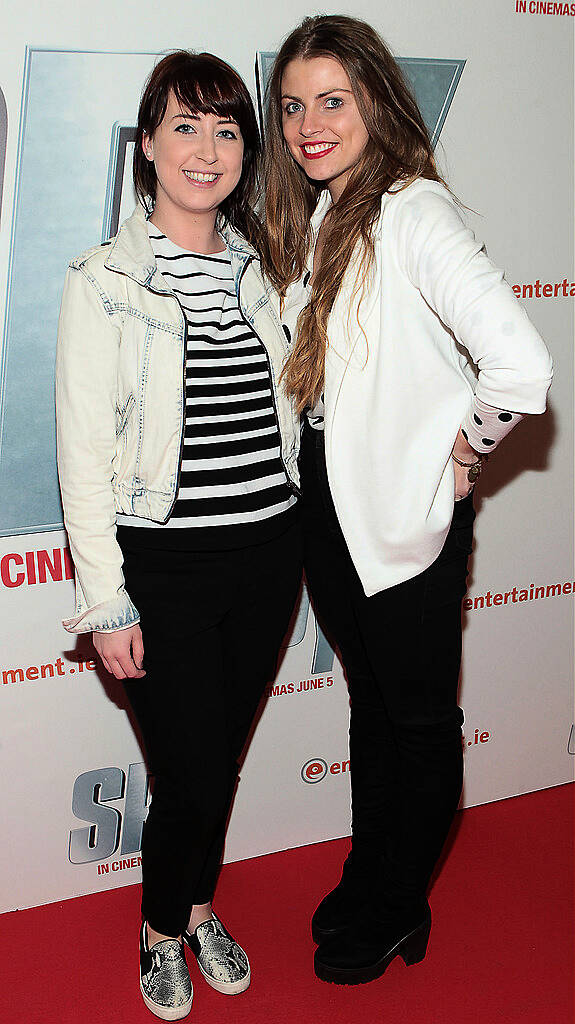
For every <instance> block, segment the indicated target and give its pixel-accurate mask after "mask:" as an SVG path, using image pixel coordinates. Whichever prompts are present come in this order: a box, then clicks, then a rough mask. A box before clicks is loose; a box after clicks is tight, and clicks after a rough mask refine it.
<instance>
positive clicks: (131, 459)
mask: <svg viewBox="0 0 575 1024" xmlns="http://www.w3.org/2000/svg"><path fill="white" fill-rule="evenodd" d="M220 233H221V235H222V237H223V238H224V240H225V242H226V244H227V246H228V249H229V252H230V256H231V263H232V272H233V275H234V283H235V288H236V293H237V295H238V300H239V306H240V310H241V313H242V315H243V316H244V317H245V319H246V320H247V321H248V323H249V324H250V326H251V327H252V329H253V330H254V331H255V332H256V334H257V335H258V337H259V338H260V340H261V341H262V343H263V345H264V347H265V349H266V352H267V355H268V360H269V367H270V373H271V380H272V386H273V396H274V404H275V408H276V413H277V417H278V424H279V429H280V434H281V454H282V460H283V463H284V466H285V469H286V473H287V476H288V481H289V483H290V485H291V486H292V487H293V488H294V489H297V487H298V485H299V475H298V469H297V455H298V450H299V425H298V418H297V416H296V414H295V411H294V407H293V404H292V403H291V402H290V400H289V399H288V398H287V397H286V395H285V394H284V393H283V392H282V391H281V390H280V389H279V388H278V377H279V375H280V373H281V370H282V366H283V363H284V361H285V358H286V356H287V352H288V340H287V337H286V334H285V333H284V330H283V327H282V324H281V321H280V319H279V305H278V302H277V298H276V295H275V293H274V292H273V290H272V289H271V287H270V286H269V285H268V284H267V282H265V281H264V278H263V276H262V274H261V271H260V267H259V263H258V259H257V254H256V253H255V251H254V250H253V249H252V248H251V247H250V246H249V245H248V243H247V242H246V241H245V239H244V238H242V237H241V236H240V235H238V234H237V233H236V232H235V231H233V230H232V229H231V228H230V226H229V225H226V224H224V225H222V226H221V229H220ZM185 351H186V323H185V317H184V314H183V311H182V308H181V306H180V304H179V302H178V299H177V298H176V296H175V295H174V293H173V292H172V290H171V289H170V287H169V286H168V285H167V284H166V281H165V279H164V278H163V277H162V275H161V274H160V272H159V270H158V268H157V266H156V261H155V258H154V254H153V252H152V248H151V246H150V242H149V238H148V230H147V224H146V218H145V214H144V211H143V210H142V209H141V208H140V207H138V208H137V209H136V210H135V211H134V213H133V214H132V216H131V217H130V218H129V219H128V220H127V221H125V223H124V224H123V225H122V226H121V228H120V230H119V232H118V234H117V235H116V237H115V238H114V239H112V240H111V241H110V242H105V243H104V244H103V245H99V246H95V247H94V248H92V249H89V250H88V251H87V252H85V253H84V254H83V255H81V256H79V257H78V258H77V259H75V260H72V262H71V263H70V267H69V269H68V273H67V276H66V282H65V286H64V294H63V298H62V308H61V312H60V321H59V328H58V347H57V357H56V414H57V444H58V472H59V477H60V489H61V494H62V504H63V508H64V523H65V526H66V530H67V531H68V537H69V541H70V550H71V552H72V557H73V560H74V565H75V568H76V611H75V615H74V616H73V617H72V618H70V619H66V620H65V621H64V626H65V627H66V629H68V630H69V631H70V632H75V633H84V632H88V631H92V630H98V631H107V630H115V629H123V628H126V627H128V626H131V625H133V624H134V623H136V622H138V621H139V615H138V611H137V609H136V608H135V607H134V605H133V603H132V601H131V600H130V597H129V595H128V593H127V592H126V589H125V586H124V576H123V573H122V552H121V550H120V547H119V545H118V542H117V540H116V513H117V512H122V513H125V514H128V515H135V516H142V517H144V518H147V519H152V520H154V521H156V522H158V523H163V522H166V520H167V519H168V518H169V515H170V512H171V510H172V507H173V505H174V502H175V500H176V496H177V491H178V481H179V473H180V463H181V454H182V439H183V431H184V422H185V394H184V374H185Z"/></svg>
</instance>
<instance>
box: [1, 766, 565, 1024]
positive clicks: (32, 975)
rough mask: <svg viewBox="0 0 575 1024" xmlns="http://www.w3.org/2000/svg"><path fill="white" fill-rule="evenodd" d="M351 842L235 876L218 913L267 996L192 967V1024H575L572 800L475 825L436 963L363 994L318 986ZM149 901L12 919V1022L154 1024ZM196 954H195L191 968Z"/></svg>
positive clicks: (467, 818)
mask: <svg viewBox="0 0 575 1024" xmlns="http://www.w3.org/2000/svg"><path fill="white" fill-rule="evenodd" d="M347 846H348V844H347V841H346V840H339V841H337V842H332V843H323V844H319V845H317V846H310V847H305V848H303V849H299V850H292V851H288V852H286V853H280V854H275V855H274V856H271V857H264V858H259V859H257V860H250V861H244V862H242V863H239V864H232V865H229V866H227V867H225V868H224V870H223V872H222V877H221V880H220V886H219V891H218V899H217V904H216V907H217V910H218V913H219V914H220V915H221V916H222V917H223V919H224V921H225V922H226V923H227V924H228V926H229V928H230V930H231V931H232V933H233V934H235V935H236V937H237V938H238V940H239V941H240V942H242V944H243V945H244V946H245V947H246V949H247V950H248V952H249V955H250V959H251V963H252V978H253V980H252V986H251V988H250V989H249V990H248V992H246V993H245V994H244V995H240V996H237V997H226V996H222V995H219V994H218V993H217V992H214V991H213V990H212V989H210V988H209V987H208V986H207V985H206V984H205V982H204V981H203V979H202V978H201V977H200V975H199V971H198V969H197V967H196V965H195V964H193V965H192V967H191V971H192V979H193V982H194V987H195V996H194V1006H193V1008H192V1012H191V1014H190V1016H189V1017H188V1018H187V1020H189V1021H190V1022H192V1021H198V1022H200V1021H201V1022H202V1024H204V1022H210V1024H224V1022H226V1024H259V1022H262V1024H263V1022H265V1024H284V1022H285V1024H288V1022H289V1024H294V1022H303V1024H308V1022H309V1024H344V1022H345V1024H348V1022H349V1024H355V1022H356V1021H357V1022H358V1024H371V1022H376V1021H377V1022H380V1021H381V1022H385V1024H404V1022H405V1024H408V1022H409V1024H412V1022H413V1024H476V1022H477V1024H479V1022H481V1024H499V1022H502V1024H503V1022H504V1024H573V1020H574V1007H573V870H572V867H573V787H572V786H561V787H557V788H555V789H548V790H544V791H543V792H540V793H534V794H531V795H529V796H524V797H518V798H516V799H514V800H505V801H501V802H500V803H495V804H489V805H487V806H485V807H477V808H473V809H471V810H468V811H465V812H463V813H462V814H460V815H459V817H458V834H457V837H456V841H455V842H454V844H453V847H452V849H451V850H450V852H449V855H448V856H447V858H446V861H445V863H444V865H443V868H442V871H441V873H440V875H439V878H438V879H437V881H436V883H435V887H434V889H433V893H432V897H431V905H432V910H433V915H434V927H433V930H432V933H431V939H430V945H429V950H428V954H427V958H426V959H425V961H424V962H423V963H422V964H419V965H417V966H414V967H410V968H406V967H405V966H404V964H403V962H402V961H401V960H400V959H396V960H394V962H393V963H392V965H391V967H390V968H389V969H388V971H387V972H386V974H385V975H384V977H383V978H380V979H379V980H378V981H375V982H371V983H370V984H368V985H361V986H358V987H353V988H348V987H341V986H338V985H328V984H325V983H323V982H320V981H318V980H317V979H316V978H315V976H314V974H313V969H312V953H313V949H314V946H313V944H312V941H311V938H310V934H309V923H308V922H309V916H310V913H311V911H312V910H313V908H314V907H315V904H316V902H317V901H318V899H319V898H320V897H321V895H322V894H323V893H324V891H326V889H328V888H330V887H331V885H332V884H335V882H336V881H337V879H338V877H339V865H340V863H341V860H342V858H343V856H344V854H345V852H346V850H347ZM138 905H139V892H138V888H137V887H129V888H125V889H117V890H115V891H114V892H111V893H103V894H99V895H95V896H87V897H84V898H83V899H77V900H69V901H66V902H64V903H59V904H52V905H50V906H47V907H40V908H38V909H36V910H27V911H22V912H20V913H15V914H6V915H4V917H3V918H2V924H3V929H2V938H3V941H2V951H3V952H2V966H3V970H2V985H1V986H0V1021H2V1024H16V1022H18V1024H40V1022H42V1024H51V1022H52V1021H54V1022H58V1024H80V1022H81V1024H116V1022H118V1024H120V1022H121V1024H146V1022H147V1024H151V1022H152V1021H154V1020H157V1018H156V1017H153V1016H152V1015H151V1014H150V1013H149V1012H148V1011H147V1010H146V1008H145V1007H144V1005H143V1003H142V1002H141V1000H140V994H139V988H138V976H137V944H138ZM188 955H189V954H188Z"/></svg>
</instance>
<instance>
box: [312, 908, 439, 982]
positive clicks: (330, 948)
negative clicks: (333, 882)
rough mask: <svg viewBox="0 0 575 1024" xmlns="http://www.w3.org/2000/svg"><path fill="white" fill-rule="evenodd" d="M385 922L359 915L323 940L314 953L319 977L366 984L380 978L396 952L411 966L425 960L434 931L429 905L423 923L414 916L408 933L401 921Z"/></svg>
mask: <svg viewBox="0 0 575 1024" xmlns="http://www.w3.org/2000/svg"><path fill="white" fill-rule="evenodd" d="M382 924H383V923H382V922H380V921H377V920H376V919H371V920H370V919H369V918H366V917H365V916H364V917H363V919H362V918H361V917H358V919H357V920H356V921H355V922H354V925H353V926H350V927H348V928H346V929H344V930H343V931H341V932H339V933H338V934H336V935H333V936H331V937H330V938H328V939H325V941H323V942H321V943H320V945H319V947H318V949H317V950H316V953H315V957H314V970H315V973H316V975H317V977H318V978H320V979H321V981H331V982H335V983H336V984H338V985H362V984H363V983H364V982H367V981H374V980H375V978H380V977H381V975H382V974H383V973H384V972H385V971H386V970H387V968H388V967H389V965H390V963H391V962H392V961H393V960H395V958H396V956H400V957H401V958H402V960H403V961H404V963H405V964H406V966H408V967H410V966H411V965H412V964H418V963H420V962H421V961H422V960H423V958H424V957H425V953H426V951H427V943H428V940H429V933H430V931H431V911H430V910H429V907H427V908H426V912H425V914H424V916H423V920H421V918H420V920H419V924H416V921H414V920H413V918H412V920H411V922H410V925H411V931H408V932H407V934H406V933H405V931H403V933H402V926H401V922H397V921H396V922H395V923H394V922H389V923H388V924H387V926H385V925H383V927H382ZM413 924H416V927H415V928H413Z"/></svg>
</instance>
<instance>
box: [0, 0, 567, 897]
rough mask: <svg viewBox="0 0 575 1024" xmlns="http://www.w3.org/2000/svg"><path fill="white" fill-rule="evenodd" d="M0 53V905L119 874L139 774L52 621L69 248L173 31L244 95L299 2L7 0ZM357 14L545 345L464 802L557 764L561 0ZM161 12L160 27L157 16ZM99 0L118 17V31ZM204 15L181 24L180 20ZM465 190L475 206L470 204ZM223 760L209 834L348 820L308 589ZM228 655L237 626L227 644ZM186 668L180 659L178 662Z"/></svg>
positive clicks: (95, 671) (121, 151)
mask: <svg viewBox="0 0 575 1024" xmlns="http://www.w3.org/2000/svg"><path fill="white" fill-rule="evenodd" d="M8 7H9V17H8V19H5V25H9V26H10V27H9V28H5V31H4V33H3V38H2V41H1V43H0V51H1V53H2V62H1V69H2V70H1V71H0V294H2V295H3V296H4V298H5V315H4V333H3V345H2V356H1V362H0V601H1V634H0V638H1V640H0V642H1V646H0V702H1V705H2V707H1V716H2V717H1V721H2V725H1V727H0V774H1V777H2V779H3V784H2V786H1V787H0V792H1V797H0V800H1V816H2V818H1V820H2V822H3V826H4V836H5V841H4V843H3V845H2V850H1V852H0V874H1V891H0V911H7V910H12V909H15V908H22V907H28V906H34V905H37V904H40V903H45V902H50V901H52V900H58V899H62V898H66V897H70V896H74V895H78V894H83V893H87V892H93V891H97V890H100V889H107V888H111V887H114V886H118V885H125V884H129V883H132V882H135V881H137V880H138V879H139V877H140V853H139V851H140V843H141V832H142V824H143V821H144V820H145V815H146V808H147V802H148V800H149V783H148V778H147V773H146V769H145V765H144V762H143V755H142V752H141V749H140V746H139V744H138V739H137V735H136V733H135V732H134V730H133V728H132V723H131V721H130V718H129V716H128V714H127V710H126V700H125V697H124V694H123V690H122V687H121V685H120V684H118V683H117V682H116V681H115V680H113V679H111V678H110V677H108V676H106V675H105V673H103V672H102V671H101V669H100V668H99V667H98V666H97V664H96V661H95V660H94V659H95V654H94V651H93V649H92V648H91V647H90V645H89V643H88V641H87V640H86V638H81V639H79V640H77V639H76V638H74V637H70V636H69V635H68V634H66V633H65V631H64V630H63V628H62V626H61V624H60V622H61V619H62V618H63V617H65V616H68V615H70V614H71V610H72V606H73V567H72V564H71V561H70V556H69V553H68V551H67V546H66V536H65V533H64V532H63V530H62V517H61V508H60V501H59V496H58V487H57V479H56V469H55V454H54V405H53V372H54V356H55V340H56V324H57V316H58V309H59V302H60V294H61V288H62V283H63V277H64V273H65V269H66V266H67V263H68V260H69V259H70V258H71V257H72V256H74V255H76V254H77V253H79V252H80V251H81V250H82V249H84V248H86V247H87V246H89V245H92V244H94V243H96V242H98V241H99V240H101V239H103V238H106V237H108V236H109V235H110V234H111V233H113V232H114V231H115V230H116V229H117V226H118V224H119V223H120V222H121V220H122V219H123V218H124V217H125V216H126V215H127V214H128V213H129V212H131V208H132V206H133V203H134V197H133V192H132V186H131V181H130V164H131V154H132V150H133V144H134V125H135V118H136V113H137V105H138V100H139V95H140V89H141V86H142V84H143V81H144V79H145V77H146V75H147V73H148V72H149V70H150V69H151V67H152V66H153V64H154V62H155V61H156V60H157V58H158V55H160V54H162V53H163V52H165V51H166V50H168V49H173V48H175V47H180V46H185V47H193V48H194V49H197V50H202V49H207V50H211V51H213V52H216V53H218V54H219V55H220V56H222V57H223V58H224V59H226V60H228V61H230V62H231V63H232V64H233V65H234V66H235V67H237V68H238V70H239V71H240V73H241V74H242V75H243V76H244V78H245V80H246V82H247V84H248V86H249V88H250V89H251V91H252V93H253V95H254V99H255V98H257V97H260V98H261V94H262V90H263V86H264V84H265V80H266V75H267V74H268V73H269V68H270V66H271V62H272V60H273V54H274V51H275V50H276V49H277V47H278V45H279V43H280V41H281V39H282V37H283V36H284V35H285V34H286V33H287V32H288V31H289V30H290V29H291V28H292V27H293V25H295V24H296V22H297V21H298V20H299V19H300V18H301V17H303V16H304V15H305V14H308V13H313V12H311V11H310V10H309V9H308V8H307V7H306V5H305V3H303V2H300V0H297V2H296V3H294V4H292V5H290V14H289V16H287V15H286V14H284V12H283V11H282V10H280V9H279V6H278V9H277V10H274V9H269V10H267V11H266V19H265V21H262V17H261V6H260V5H259V4H258V3H257V2H256V0H244V2H243V3H242V4H241V5H239V4H237V3H232V2H231V0H220V3H219V4H218V5H217V7H216V8H214V10H213V12H212V14H211V15H208V16H206V14H205V8H204V7H200V5H199V4H198V3H197V2H196V0H192V2H191V3H190V2H189V0H187V2H186V3H184V0H173V2H172V4H171V7H170V13H171V15H172V17H171V19H163V20H162V24H161V25H160V24H157V21H158V19H157V16H156V10H157V5H155V4H153V3H152V2H151V0H141V2H140V4H139V9H138V10H139V14H138V17H137V18H136V19H134V18H133V17H132V16H131V15H130V11H129V6H127V7H126V8H125V9H124V8H122V7H120V8H118V6H117V5H116V4H113V3H112V0H102V3H101V4H100V5H99V17H98V19H97V23H95V19H94V18H93V8H92V7H91V6H90V5H88V4H85V5H84V4H82V3H80V4H78V3H72V0H61V3H60V5H59V17H58V18H57V19H54V18H53V16H52V15H51V13H50V11H49V10H48V9H46V11H45V12H43V11H41V10H40V11H36V12H35V20H34V29H33V32H31V31H30V27H29V24H28V20H27V16H26V14H25V13H24V12H23V10H22V8H21V5H18V4H16V3H15V0H8ZM346 12H347V13H352V14H356V15H358V16H359V17H363V18H365V19H366V20H368V21H371V22H372V23H373V24H374V25H375V26H376V27H377V28H378V29H379V30H380V31H381V32H382V34H383V35H384V37H385V38H386V39H387V40H388V42H389V43H390V45H391V46H392V48H393V50H394V52H395V53H396V54H397V55H398V56H399V58H400V61H401V63H402V66H403V67H404V70H405V72H406V74H407V75H408V77H409V78H410V80H411V82H412V84H413V87H414V89H415V92H416V94H417V97H418V100H419V102H420V105H421V108H422V112H423V114H424V117H425V119H426V123H427V124H428V127H429V129H430V131H431V133H432V136H433V139H434V143H435V145H436V153H437V155H438V159H439V163H440V166H441V167H442V170H443V171H444V173H445V174H446V176H447V178H448V180H449V183H450V184H451V186H452V188H453V190H454V191H455V193H456V194H457V195H458V196H459V197H460V198H461V200H462V201H463V202H464V203H465V204H466V206H467V207H468V208H469V212H468V218H469V221H470V223H471V225H472V226H473V228H474V229H475V231H476V232H477V234H478V235H479V236H480V237H481V238H482V239H484V240H485V242H486V244H487V248H488V251H489V253H490V255H491V256H492V258H493V259H494V260H495V262H496V263H499V264H500V265H503V266H505V267H506V270H507V278H508V280H509V281H510V283H511V284H512V285H513V287H514V290H515V292H516V294H517V296H518V297H519V298H520V299H521V301H522V302H524V304H525V306H526V308H527V310H528V312H529V315H530V316H531V317H532V319H533V321H534V323H535V324H536V326H537V328H538V329H539V330H540V331H541V333H542V334H543V336H544V337H545V339H546V340H547V342H548V344H549V347H550V348H551V351H552V354H553V357H554V361H555V367H556V378H555V384H554V387H553V390H552V394H551V404H550V410H549V412H548V413H547V414H546V416H545V417H543V418H541V417H532V418H530V419H528V420H527V421H525V422H524V423H522V424H521V425H520V427H519V428H518V429H517V430H516V431H515V432H514V433H513V434H512V435H511V436H510V437H509V439H508V440H507V441H506V443H505V445H504V446H503V447H502V449H501V451H500V452H499V451H498V452H497V453H496V455H494V457H493V459H492V460H491V461H490V463H489V467H488V469H487V471H486V473H485V474H484V476H483V478H482V481H481V489H480V491H478V494H477V507H478V511H479V516H478V519H477V526H476V542H475V552H474V558H473V564H472V573H471V575H470V584H469V593H468V596H467V599H466V600H465V602H464V617H465V640H464V644H465V652H464V664H463V672H462V689H461V703H462V705H463V707H464V710H465V727H464V730H465V737H464V748H465V757H466V782H465V791H464V797H463V804H464V805H465V806H470V805H473V804H478V803H483V802H487V801H490V800H497V799H500V798H502V797H506V796H510V795H514V794H518V793H523V792H528V791H531V790H535V789H541V788H545V787H548V786H554V785H558V784H561V783H563V782H566V781H569V780H571V779H572V778H573V764H574V757H573V755H574V754H575V739H574V729H573V720H572V706H571V690H572V678H573V594H574V591H575V574H574V570H573V533H572V521H573V419H572V393H573V319H574V318H573V313H574V299H575V271H574V266H573V234H572V233H573V165H574V160H573V157H574V145H573V70H574V34H575V33H574V28H575V17H574V16H575V5H573V4H560V3H540V2H537V3H535V2H530V0H526V2H523V0H509V2H507V0H504V2H502V0H484V2H483V3H482V4H481V5H477V4H476V3H474V2H473V0H463V2H462V3H461V4H460V5H459V6H458V15H457V18H454V17H453V5H452V3H451V0H433V2H432V0H412V3H411V4H410V5H409V8H408V9H404V8H403V7H401V8H400V7H399V5H396V6H395V7H393V8H391V9H390V10H386V11H385V12H382V10H381V8H380V6H379V5H377V4H376V3H375V2H374V0H361V2H350V3H348V4H347V6H346ZM170 22H171V23H172V24H177V25H178V29H177V30H174V29H173V28H171V27H170ZM110 25H113V26H114V30H113V31H114V35H113V47H114V52H112V48H111V45H110V39H111V35H110ZM199 26H201V28H200V27H199ZM475 211H477V212H475ZM287 644H288V646H286V648H285V650H284V651H283V654H282V660H281V663H280V666H279V669H278V675H277V678H276V679H275V680H274V681H270V685H269V687H268V690H267V693H266V696H265V699H264V701H263V702H262V707H261V716H260V719H259V722H258V725H257V728H256V730H255V733H254V736H253V740H252V743H251V746H250V749H249V752H248V755H247V758H246V761H245V764H244V767H243V771H242V776H241V782H240V785H239V787H238V792H237V797H236V801H235V805H234V810H233V813H232V818H231V822H230V827H229V832H228V840H227V845H226V859H227V860H228V861H229V860H238V859H242V858H245V857H252V856H256V855H258V854H262V853H268V852H272V851H275V850H280V849H285V848H287V847H292V846H298V845H303V844H306V843H312V842H317V841H321V840H326V839H330V838H334V837H336V836H342V835H346V834H348V832H349V825H350V808H349V803H350V793H349V768H350V764H349V751H348V739H347V727H348V699H347V691H346V686H345V681H344V678H343V674H342V670H341V666H340V664H339V662H338V660H337V658H336V657H335V655H334V652H333V651H332V649H331V648H330V646H329V644H328V642H327V640H326V638H325V637H324V636H323V634H322V632H321V630H320V629H319V628H318V626H317V623H316V621H315V618H314V615H313V612H312V610H311V608H310V605H309V599H308V597H307V593H306V591H305V589H304V590H303V592H302V597H301V602H300V604H299V607H298V609H297V610H296V612H295V613H294V619H293V628H292V631H291V634H290V637H289V639H288V641H287ZM245 657H246V659H247V660H248V661H249V659H250V651H249V650H246V651H245ZM190 671H191V672H193V666H191V667H190Z"/></svg>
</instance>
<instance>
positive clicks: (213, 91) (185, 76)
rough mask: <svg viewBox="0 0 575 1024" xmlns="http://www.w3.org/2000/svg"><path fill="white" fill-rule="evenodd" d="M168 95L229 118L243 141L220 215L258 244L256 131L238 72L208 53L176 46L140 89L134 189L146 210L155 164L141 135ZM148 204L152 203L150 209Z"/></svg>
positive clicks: (192, 108) (158, 117)
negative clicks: (231, 186)
mask: <svg viewBox="0 0 575 1024" xmlns="http://www.w3.org/2000/svg"><path fill="white" fill-rule="evenodd" d="M170 93H173V94H174V96H175V97H176V99H177V100H178V102H179V103H181V104H182V108H183V109H184V110H186V111H189V112H190V113H197V114H217V115H218V116H219V117H226V118H228V117H229V118H231V119H232V120H234V121H235V122H236V123H237V125H238V127H239V129H240V131H241V133H242V139H243V142H244V155H243V163H242V173H241V176H240V180H239V182H238V184H237V185H236V187H235V189H234V191H233V192H232V193H231V195H229V196H227V198H226V199H225V200H224V201H223V203H222V204H221V206H220V213H221V214H222V215H223V217H224V218H225V219H226V220H227V221H228V222H229V223H230V224H231V225H232V227H233V228H235V229H236V230H237V231H240V232H241V233H242V234H243V235H244V236H245V237H246V238H247V239H248V241H249V242H251V243H252V244H254V245H255V244H257V243H258V239H259V233H260V226H259V220H258V218H257V217H256V215H255V213H254V209H253V207H254V203H255V200H256V192H257V184H258V163H259V156H260V152H261V143H260V134H259V130H258V124H257V120H256V115H255V111H254V107H253V103H252V101H251V97H250V94H249V92H248V90H247V88H246V86H245V85H244V83H243V81H242V79H241V78H240V76H239V75H238V73H237V71H234V69H233V68H232V67H230V65H229V64H226V63H225V61H223V60H220V58H219V57H215V56H214V54H213V53H192V52H191V51H190V50H176V51H175V52H174V53H170V54H168V56H167V57H164V58H163V60H161V61H160V62H159V64H156V67H155V68H154V70H153V71H152V73H151V74H150V76H149V78H148V80H147V82H146V84H145V86H144V90H143V92H142V98H141V100H140V107H139V110H138V126H137V129H136V145H135V147H134V163H133V175H134V188H135V190H136V193H137V196H138V198H139V200H140V202H141V203H142V205H143V207H144V208H145V209H146V211H147V212H150V209H151V207H152V208H153V205H154V203H155V201H156V185H157V178H156V168H155V167H154V164H153V162H151V161H149V160H147V159H146V157H145V156H144V153H143V151H142V138H143V136H144V135H149V136H153V134H154V132H155V131H156V129H157V128H158V126H159V125H160V124H161V123H162V120H163V118H164V114H165V113H166V108H167V106H168V100H169V97H170ZM150 203H151V207H150Z"/></svg>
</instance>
